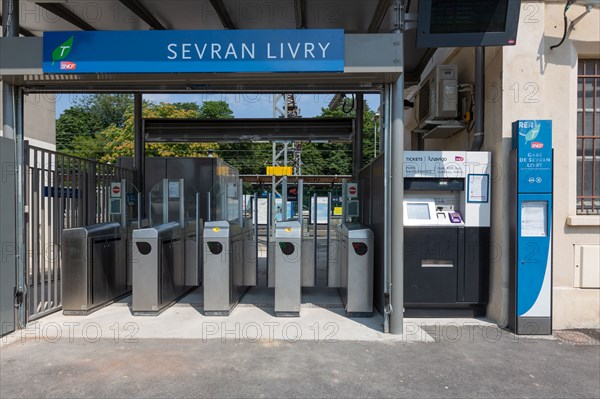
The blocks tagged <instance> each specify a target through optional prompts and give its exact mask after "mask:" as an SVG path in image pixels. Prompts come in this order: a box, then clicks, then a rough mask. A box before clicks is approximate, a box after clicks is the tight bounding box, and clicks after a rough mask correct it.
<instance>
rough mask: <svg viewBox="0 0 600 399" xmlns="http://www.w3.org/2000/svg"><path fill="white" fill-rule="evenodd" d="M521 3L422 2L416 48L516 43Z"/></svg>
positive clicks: (507, 0)
mask: <svg viewBox="0 0 600 399" xmlns="http://www.w3.org/2000/svg"><path fill="white" fill-rule="evenodd" d="M520 6H521V2H520V0H420V1H419V18H418V27H417V47H472V46H507V45H514V44H516V38H517V26H518V24H519V9H520Z"/></svg>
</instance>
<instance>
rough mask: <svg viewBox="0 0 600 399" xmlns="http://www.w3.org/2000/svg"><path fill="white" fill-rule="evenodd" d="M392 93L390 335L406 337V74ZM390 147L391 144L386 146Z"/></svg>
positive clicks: (394, 85)
mask: <svg viewBox="0 0 600 399" xmlns="http://www.w3.org/2000/svg"><path fill="white" fill-rule="evenodd" d="M396 33H397V35H398V36H399V37H398V41H402V40H404V37H403V36H404V34H403V33H402V32H401V31H397V32H396ZM391 89H392V92H391V100H392V101H391V125H392V126H391V127H392V129H391V135H390V136H391V143H390V145H389V146H388V148H387V149H386V153H388V151H391V153H390V155H391V170H388V172H389V173H391V175H390V178H391V190H390V193H391V198H393V201H391V202H390V203H389V204H388V205H389V206H390V208H391V238H392V240H393V245H392V246H391V248H390V250H391V253H390V254H391V276H390V282H391V298H390V304H391V307H392V312H391V318H390V332H391V333H392V334H402V332H403V318H404V317H403V316H404V224H403V220H402V219H403V217H402V203H403V200H404V179H403V177H402V176H403V174H402V159H404V156H403V153H404V74H402V75H400V77H399V78H398V80H397V81H396V82H395V83H393V84H392V87H391ZM386 144H387V143H386Z"/></svg>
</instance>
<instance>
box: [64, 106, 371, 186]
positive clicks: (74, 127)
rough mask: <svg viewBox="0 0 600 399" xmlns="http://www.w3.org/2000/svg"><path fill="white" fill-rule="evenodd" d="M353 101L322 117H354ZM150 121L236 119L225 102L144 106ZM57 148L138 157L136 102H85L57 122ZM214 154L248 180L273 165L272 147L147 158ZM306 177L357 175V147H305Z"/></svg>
mask: <svg viewBox="0 0 600 399" xmlns="http://www.w3.org/2000/svg"><path fill="white" fill-rule="evenodd" d="M349 101H350V100H349V99H345V100H344V101H343V103H342V104H341V105H340V106H339V107H338V108H336V109H334V110H330V109H328V108H323V109H322V112H321V115H320V117H323V118H341V117H354V110H352V111H351V112H350V113H345V112H344V109H350V108H352V107H351V104H350V103H349ZM143 116H144V118H205V119H230V118H233V117H234V115H233V111H232V110H231V108H230V107H229V105H228V104H227V102H225V101H205V102H203V103H202V105H198V104H196V103H193V102H181V103H173V104H168V103H158V104H157V103H152V102H148V101H145V102H144V103H143ZM363 124H364V128H363V132H364V133H363V166H364V165H366V164H367V163H368V162H370V160H371V158H372V157H373V128H374V112H373V111H371V110H370V109H369V107H368V105H367V104H366V103H365V110H364V119H363ZM56 132H57V135H56V139H57V147H58V150H59V151H61V152H65V153H68V154H72V155H76V156H79V157H83V158H91V159H97V160H100V161H102V162H110V163H114V162H116V159H117V158H119V157H124V156H129V157H131V156H133V143H134V139H133V98H132V96H131V95H124V94H95V95H88V96H85V97H83V98H81V99H79V100H78V101H76V103H75V105H74V106H73V107H71V108H69V109H67V110H65V111H64V112H63V114H62V115H61V116H60V117H59V118H58V120H57V122H56ZM209 152H214V153H216V154H217V155H218V156H220V157H221V158H222V159H224V160H225V161H226V162H228V163H229V164H231V165H233V166H234V167H236V168H237V169H238V170H239V171H240V173H242V174H264V173H265V166H267V165H270V164H271V162H272V145H271V144H270V143H227V144H225V143H223V144H207V143H191V144H190V143H175V144H166V143H152V144H148V145H147V146H146V155H147V156H169V157H174V156H181V157H184V156H185V157H196V156H207V155H208V154H209ZM302 162H303V165H302V174H305V175H336V174H337V175H342V174H351V173H352V145H351V144H333V143H332V144H329V143H327V144H325V143H303V144H302Z"/></svg>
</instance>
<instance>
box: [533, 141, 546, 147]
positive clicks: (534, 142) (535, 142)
mask: <svg viewBox="0 0 600 399" xmlns="http://www.w3.org/2000/svg"><path fill="white" fill-rule="evenodd" d="M531 148H544V143H540V142H539V141H532V142H531Z"/></svg>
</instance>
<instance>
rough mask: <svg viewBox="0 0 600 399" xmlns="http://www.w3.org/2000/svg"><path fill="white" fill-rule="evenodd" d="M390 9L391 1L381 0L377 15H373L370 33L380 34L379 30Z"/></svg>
mask: <svg viewBox="0 0 600 399" xmlns="http://www.w3.org/2000/svg"><path fill="white" fill-rule="evenodd" d="M389 8H390V0H379V3H377V8H376V9H375V14H373V18H372V19H371V24H370V25H369V30H368V32H369V33H377V32H379V28H380V27H381V24H382V23H383V18H385V14H387V11H388V9H389Z"/></svg>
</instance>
